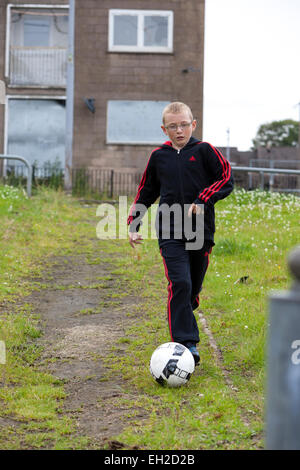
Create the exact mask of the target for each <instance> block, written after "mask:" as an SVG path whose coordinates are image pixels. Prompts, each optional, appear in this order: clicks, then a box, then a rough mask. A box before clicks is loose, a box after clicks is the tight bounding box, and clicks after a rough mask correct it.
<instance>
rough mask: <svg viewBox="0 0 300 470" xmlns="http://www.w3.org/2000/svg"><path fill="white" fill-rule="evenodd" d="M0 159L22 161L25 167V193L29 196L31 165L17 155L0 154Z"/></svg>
mask: <svg viewBox="0 0 300 470" xmlns="http://www.w3.org/2000/svg"><path fill="white" fill-rule="evenodd" d="M0 160H19V161H20V162H23V163H24V164H25V165H26V167H27V169H28V174H27V195H28V197H31V188H32V166H31V164H30V163H29V161H28V160H26V158H23V157H20V156H19V155H0Z"/></svg>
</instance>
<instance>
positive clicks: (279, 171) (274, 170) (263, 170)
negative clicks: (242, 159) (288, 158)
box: [232, 166, 300, 192]
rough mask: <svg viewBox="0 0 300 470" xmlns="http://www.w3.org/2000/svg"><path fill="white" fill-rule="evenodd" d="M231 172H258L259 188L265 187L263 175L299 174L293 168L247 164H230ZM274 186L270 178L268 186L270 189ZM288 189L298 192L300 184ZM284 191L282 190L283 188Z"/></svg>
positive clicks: (299, 173)
mask: <svg viewBox="0 0 300 470" xmlns="http://www.w3.org/2000/svg"><path fill="white" fill-rule="evenodd" d="M232 171H233V172H236V171H237V172H246V173H258V174H259V176H260V189H261V190H263V189H264V188H265V175H266V174H269V175H295V176H300V170H293V169H287V168H259V167H249V166H232ZM273 187H274V180H273V179H272V178H271V179H270V184H269V188H270V190H271V191H272V190H273ZM286 190H288V191H296V192H298V191H299V192H300V186H299V187H298V188H296V189H288V188H286ZM283 191H284V190H283Z"/></svg>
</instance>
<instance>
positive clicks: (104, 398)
mask: <svg viewBox="0 0 300 470" xmlns="http://www.w3.org/2000/svg"><path fill="white" fill-rule="evenodd" d="M99 255H100V253H99V252H97V257H99ZM52 261H54V265H53V267H52V269H51V272H49V273H46V279H44V280H40V281H41V282H43V284H44V288H43V289H41V290H39V291H35V292H33V293H32V294H31V295H30V296H28V297H27V298H26V299H24V300H25V301H26V302H28V303H30V304H31V305H32V306H33V311H34V312H35V313H37V314H38V315H39V316H40V318H41V327H42V331H43V337H42V339H41V340H40V343H41V344H42V346H43V351H44V352H43V355H42V362H41V365H42V368H46V369H47V371H49V372H50V373H51V374H52V375H53V376H55V377H57V378H59V379H61V380H63V381H64V383H65V390H66V393H67V395H68V396H67V398H66V399H65V401H64V413H66V414H71V415H72V416H73V417H75V419H76V423H77V429H78V434H79V435H83V436H89V437H90V438H91V442H93V446H96V447H97V448H101V447H102V445H103V444H104V443H106V445H110V446H111V448H113V446H114V443H113V442H112V441H111V436H114V435H117V434H118V433H119V432H120V431H121V430H122V428H123V427H124V426H125V424H126V420H127V418H126V411H127V410H126V407H124V406H123V407H122V406H120V405H119V404H118V402H119V401H120V398H123V397H124V398H129V396H128V394H126V393H125V392H124V391H123V388H122V381H121V379H120V378H118V377H117V376H115V374H114V375H113V376H112V377H111V378H110V379H109V380H107V379H106V375H107V369H106V368H105V364H104V358H105V357H106V355H107V354H108V353H109V351H110V348H111V346H113V345H114V344H116V343H117V340H118V338H119V337H120V336H122V335H123V334H124V330H125V328H126V327H128V324H129V321H133V320H132V319H130V320H129V319H128V317H127V316H126V313H127V312H128V308H130V305H131V304H135V303H136V299H134V298H133V297H130V295H129V296H126V297H124V298H122V302H121V303H120V302H117V301H116V299H112V298H111V292H112V291H113V287H114V283H115V281H116V278H114V276H113V275H111V274H110V271H111V267H110V266H109V265H108V264H107V263H101V264H89V263H88V262H87V260H86V256H85V255H78V256H69V257H58V258H56V259H55V260H52ZM47 275H48V278H49V279H47ZM99 278H100V280H99ZM95 285H98V287H97V288H95V287H93V286H95ZM94 312H96V313H94ZM118 349H119V352H118V353H120V354H121V353H122V350H121V348H120V346H119V345H118ZM131 398H133V399H134V397H131ZM116 445H118V444H116Z"/></svg>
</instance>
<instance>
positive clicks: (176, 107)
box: [162, 101, 194, 124]
mask: <svg viewBox="0 0 300 470" xmlns="http://www.w3.org/2000/svg"><path fill="white" fill-rule="evenodd" d="M181 111H187V112H188V113H189V115H190V118H191V119H192V120H193V119H194V118H193V113H192V110H191V108H190V107H189V106H188V105H187V104H185V103H181V102H180V101H174V102H173V103H170V104H168V105H167V106H166V107H165V109H164V110H163V113H162V121H163V124H165V116H166V114H168V113H173V114H177V113H181Z"/></svg>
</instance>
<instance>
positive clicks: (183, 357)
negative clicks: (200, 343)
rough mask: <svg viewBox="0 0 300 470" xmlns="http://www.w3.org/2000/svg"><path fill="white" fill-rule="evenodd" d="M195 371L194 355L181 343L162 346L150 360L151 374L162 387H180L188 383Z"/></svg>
mask: <svg viewBox="0 0 300 470" xmlns="http://www.w3.org/2000/svg"><path fill="white" fill-rule="evenodd" d="M194 370H195V361H194V358H193V355H192V353H191V352H190V351H189V350H188V349H187V348H186V347H185V346H184V345H183V344H180V343H174V342H172V343H164V344H161V345H160V346H158V348H156V349H155V351H154V352H153V354H152V356H151V359H150V372H151V374H152V376H153V377H154V379H155V380H156V382H158V383H159V384H160V385H168V386H170V387H180V386H181V385H184V384H186V383H187V382H188V380H189V379H190V377H191V374H192V373H193V372H194Z"/></svg>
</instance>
